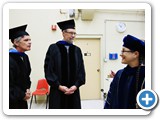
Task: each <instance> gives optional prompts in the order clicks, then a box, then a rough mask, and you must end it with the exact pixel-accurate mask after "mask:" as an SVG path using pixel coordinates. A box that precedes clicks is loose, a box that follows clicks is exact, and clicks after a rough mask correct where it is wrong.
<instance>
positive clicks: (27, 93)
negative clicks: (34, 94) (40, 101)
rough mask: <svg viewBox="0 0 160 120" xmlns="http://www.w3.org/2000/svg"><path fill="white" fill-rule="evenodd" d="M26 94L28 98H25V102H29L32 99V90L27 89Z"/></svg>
mask: <svg viewBox="0 0 160 120" xmlns="http://www.w3.org/2000/svg"><path fill="white" fill-rule="evenodd" d="M25 94H26V96H25V97H24V100H25V101H27V100H28V99H30V97H31V92H30V90H29V89H27V90H26V93H25Z"/></svg>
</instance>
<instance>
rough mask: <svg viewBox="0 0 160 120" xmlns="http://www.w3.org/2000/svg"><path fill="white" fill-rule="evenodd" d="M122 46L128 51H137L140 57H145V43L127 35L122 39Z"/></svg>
mask: <svg viewBox="0 0 160 120" xmlns="http://www.w3.org/2000/svg"><path fill="white" fill-rule="evenodd" d="M123 46H124V47H126V48H129V49H130V50H133V51H138V52H139V53H140V54H141V55H142V56H145V42H143V41H142V40H140V39H138V38H136V37H134V36H132V35H127V36H125V37H124V38H123Z"/></svg>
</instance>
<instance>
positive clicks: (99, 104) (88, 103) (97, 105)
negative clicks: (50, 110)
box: [28, 100, 104, 109]
mask: <svg viewBox="0 0 160 120" xmlns="http://www.w3.org/2000/svg"><path fill="white" fill-rule="evenodd" d="M81 104H82V109H103V106H104V101H103V100H82V101H81ZM28 106H30V101H29V102H28ZM45 108H46V104H45V101H37V104H36V103H35V101H33V102H32V106H31V109H45Z"/></svg>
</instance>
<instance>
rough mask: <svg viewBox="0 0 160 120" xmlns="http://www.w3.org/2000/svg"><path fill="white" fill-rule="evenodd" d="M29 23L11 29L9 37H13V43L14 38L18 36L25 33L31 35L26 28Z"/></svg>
mask: <svg viewBox="0 0 160 120" xmlns="http://www.w3.org/2000/svg"><path fill="white" fill-rule="evenodd" d="M26 27H27V25H22V26H18V27H15V28H11V29H9V39H11V42H12V43H13V40H14V39H15V38H18V37H20V36H23V35H29V34H28V33H27V32H26V31H25V30H26Z"/></svg>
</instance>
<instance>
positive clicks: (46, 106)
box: [46, 94, 48, 109]
mask: <svg viewBox="0 0 160 120" xmlns="http://www.w3.org/2000/svg"><path fill="white" fill-rule="evenodd" d="M47 106H48V95H47V94H46V109H47Z"/></svg>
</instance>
